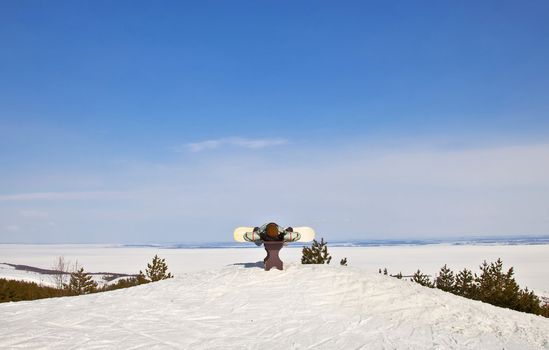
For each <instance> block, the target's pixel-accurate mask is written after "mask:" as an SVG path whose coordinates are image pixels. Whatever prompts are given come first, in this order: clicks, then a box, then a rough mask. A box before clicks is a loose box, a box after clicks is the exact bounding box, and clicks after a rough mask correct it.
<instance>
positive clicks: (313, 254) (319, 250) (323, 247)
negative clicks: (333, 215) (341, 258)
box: [301, 238, 346, 264]
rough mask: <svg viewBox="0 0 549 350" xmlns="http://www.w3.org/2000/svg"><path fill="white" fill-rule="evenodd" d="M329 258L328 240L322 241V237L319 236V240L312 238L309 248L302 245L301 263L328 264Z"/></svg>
mask: <svg viewBox="0 0 549 350" xmlns="http://www.w3.org/2000/svg"><path fill="white" fill-rule="evenodd" d="M331 260H332V257H331V256H330V254H329V253H328V242H324V238H321V240H320V242H318V241H317V240H316V239H314V240H313V243H312V245H311V247H310V248H309V247H303V251H302V256H301V263H302V264H329V263H330V261H331ZM345 263H346V261H345Z"/></svg>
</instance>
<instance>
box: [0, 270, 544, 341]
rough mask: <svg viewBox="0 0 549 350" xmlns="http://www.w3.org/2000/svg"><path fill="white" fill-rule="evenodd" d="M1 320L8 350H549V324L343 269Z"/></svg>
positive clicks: (20, 313) (18, 310) (181, 279)
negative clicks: (32, 349) (180, 349)
mask: <svg viewBox="0 0 549 350" xmlns="http://www.w3.org/2000/svg"><path fill="white" fill-rule="evenodd" d="M0 314H1V315H2V317H1V319H0V348H2V349H5V348H19V347H23V348H42V349H48V348H49V349H65V348H93V347H100V348H105V347H107V348H125V349H130V348H133V349H136V348H189V349H190V348H192V349H217V348H219V349H221V348H223V349H225V348H233V349H235V348H238V349H261V348H263V349H313V348H314V349H360V348H364V349H387V348H390V349H393V348H394V349H498V350H501V349H502V348H505V349H521V350H522V349H549V319H545V318H543V317H540V316H535V315H530V314H525V313H519V312H516V311H511V310H507V309H502V308H497V307H494V306H491V305H488V304H484V303H481V302H477V301H472V300H468V299H464V298H460V297H457V296H454V295H451V294H448V293H444V292H442V291H440V290H434V289H429V288H424V287H421V286H419V285H416V284H413V283H411V282H407V281H402V280H397V279H395V278H392V277H388V276H382V275H379V274H374V273H369V272H366V271H364V270H361V269H358V268H352V267H342V266H326V265H316V266H312V265H308V266H307V265H289V266H287V267H286V269H285V270H284V271H277V270H271V271H269V272H265V271H263V270H262V269H260V268H258V267H257V264H246V265H243V266H229V267H226V268H223V269H220V270H210V271H207V272H201V273H191V274H184V275H179V276H177V277H176V278H174V279H171V280H166V281H161V282H156V283H152V284H148V285H142V286H138V287H134V288H129V289H123V290H117V291H113V292H106V293H98V294H93V295H86V296H80V297H70V298H56V299H45V300H38V301H32V302H18V303H6V304H0Z"/></svg>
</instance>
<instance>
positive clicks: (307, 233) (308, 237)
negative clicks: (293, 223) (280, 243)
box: [233, 226, 315, 242]
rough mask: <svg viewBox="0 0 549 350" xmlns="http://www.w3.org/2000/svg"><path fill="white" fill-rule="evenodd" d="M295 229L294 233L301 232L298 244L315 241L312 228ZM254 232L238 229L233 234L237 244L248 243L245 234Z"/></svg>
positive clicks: (250, 228) (249, 229)
mask: <svg viewBox="0 0 549 350" xmlns="http://www.w3.org/2000/svg"><path fill="white" fill-rule="evenodd" d="M293 229H294V232H299V233H300V234H301V238H300V239H299V241H296V242H310V241H312V240H313V239H315V230H313V229H312V228H310V227H307V226H301V227H294V228H293ZM253 230H254V228H253V227H245V226H243V227H237V228H236V229H235V230H234V233H233V237H234V240H235V241H237V242H246V240H244V234H245V233H246V232H253Z"/></svg>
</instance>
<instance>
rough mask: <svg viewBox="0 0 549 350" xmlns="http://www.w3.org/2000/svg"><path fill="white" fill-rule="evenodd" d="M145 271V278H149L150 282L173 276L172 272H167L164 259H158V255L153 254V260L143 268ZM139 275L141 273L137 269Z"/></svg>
mask: <svg viewBox="0 0 549 350" xmlns="http://www.w3.org/2000/svg"><path fill="white" fill-rule="evenodd" d="M145 273H146V274H147V278H148V279H149V280H151V282H156V281H160V280H165V279H168V278H172V277H173V276H172V274H171V273H169V272H168V264H166V261H165V259H160V258H159V257H158V255H155V256H154V258H153V261H152V262H151V263H150V264H147V269H146V270H145ZM139 275H142V272H141V271H139ZM138 278H139V276H138Z"/></svg>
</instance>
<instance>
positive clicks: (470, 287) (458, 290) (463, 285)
mask: <svg viewBox="0 0 549 350" xmlns="http://www.w3.org/2000/svg"><path fill="white" fill-rule="evenodd" d="M474 280H475V279H474V277H473V273H472V272H471V270H467V269H463V271H460V272H459V273H458V274H457V275H456V281H455V283H454V288H453V293H454V294H457V295H460V296H462V297H465V298H473V297H474V296H475V294H476V289H477V288H476V285H475V283H474Z"/></svg>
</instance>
